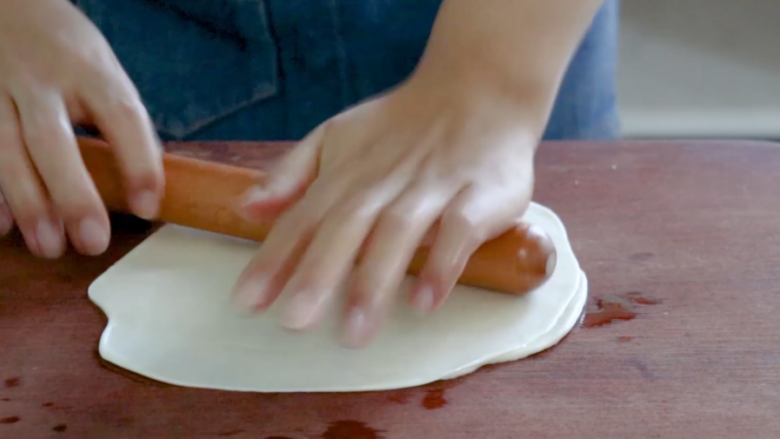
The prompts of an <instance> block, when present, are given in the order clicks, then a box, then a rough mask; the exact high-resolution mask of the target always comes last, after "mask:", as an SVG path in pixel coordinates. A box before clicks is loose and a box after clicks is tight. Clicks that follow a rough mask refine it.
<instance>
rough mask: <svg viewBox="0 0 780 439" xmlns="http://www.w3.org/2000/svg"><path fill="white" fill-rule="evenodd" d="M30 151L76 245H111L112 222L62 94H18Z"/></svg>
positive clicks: (90, 250) (91, 250) (95, 249)
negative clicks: (81, 150) (86, 161)
mask: <svg viewBox="0 0 780 439" xmlns="http://www.w3.org/2000/svg"><path fill="white" fill-rule="evenodd" d="M16 104H17V108H18V109H19V119H20V121H21V126H22V134H23V136H24V142H25V144H26V146H27V151H28V152H29V154H30V157H31V159H32V161H33V164H34V165H35V167H36V168H37V170H38V174H39V175H40V177H41V179H42V180H43V183H44V185H45V186H46V189H47V191H48V193H49V196H50V198H51V200H52V202H53V204H54V207H55V208H56V210H57V212H58V213H59V215H60V216H61V217H62V219H63V220H64V222H65V228H66V230H67V231H68V235H69V236H70V238H71V241H72V242H73V244H74V246H75V247H76V249H77V250H78V251H79V252H81V253H84V254H88V255H97V254H100V253H102V252H103V251H105V249H106V247H108V242H109V237H110V234H111V232H110V230H111V229H110V224H109V221H108V214H107V213H106V210H105V208H104V207H103V203H102V200H101V199H100V195H99V194H98V192H97V189H96V188H95V185H94V183H93V182H92V178H91V176H90V175H89V173H88V172H87V170H86V168H85V166H84V162H83V161H82V160H81V155H80V153H79V149H78V145H77V144H76V137H75V135H74V134H73V129H72V127H71V125H70V119H69V118H68V114H67V111H66V109H65V104H64V102H63V101H62V98H61V96H60V95H59V94H58V93H56V92H54V91H52V90H46V89H40V88H39V89H37V90H33V89H27V90H25V91H24V92H23V93H20V94H19V96H18V97H17V99H16Z"/></svg>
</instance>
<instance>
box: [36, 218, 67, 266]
mask: <svg viewBox="0 0 780 439" xmlns="http://www.w3.org/2000/svg"><path fill="white" fill-rule="evenodd" d="M35 237H36V240H37V241H38V249H39V251H40V252H41V256H43V257H44V258H50V259H53V258H56V257H59V256H60V254H62V251H63V247H64V243H63V239H62V233H61V229H60V228H59V227H55V226H54V224H52V222H51V221H50V220H47V219H44V220H40V221H39V222H38V227H37V228H36V229H35Z"/></svg>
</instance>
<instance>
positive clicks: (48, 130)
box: [22, 117, 61, 148]
mask: <svg viewBox="0 0 780 439" xmlns="http://www.w3.org/2000/svg"><path fill="white" fill-rule="evenodd" d="M22 123H23V125H24V128H23V131H24V141H25V143H26V144H27V145H28V147H32V148H34V147H37V146H39V145H49V146H57V143H59V139H60V137H61V134H60V129H59V127H58V126H56V124H51V123H46V121H45V120H44V118H42V117H31V118H28V119H27V120H25V121H23V122H22Z"/></svg>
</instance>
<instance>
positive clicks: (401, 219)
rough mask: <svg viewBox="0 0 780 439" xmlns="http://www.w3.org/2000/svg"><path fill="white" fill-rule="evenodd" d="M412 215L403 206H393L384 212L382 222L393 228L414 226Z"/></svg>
mask: <svg viewBox="0 0 780 439" xmlns="http://www.w3.org/2000/svg"><path fill="white" fill-rule="evenodd" d="M413 223H414V221H413V220H412V215H411V213H410V212H409V211H408V209H405V208H403V207H398V206H393V207H390V208H388V209H385V211H384V212H382V216H381V219H380V224H381V225H382V227H386V228H388V229H391V230H403V229H408V228H410V227H412V225H413Z"/></svg>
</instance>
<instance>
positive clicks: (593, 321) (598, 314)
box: [582, 291, 661, 328]
mask: <svg viewBox="0 0 780 439" xmlns="http://www.w3.org/2000/svg"><path fill="white" fill-rule="evenodd" d="M660 303H661V300H660V299H654V298H651V297H649V296H647V295H645V294H644V293H641V292H638V291H632V292H628V293H624V294H619V295H608V296H604V297H601V298H596V299H595V303H594V305H593V306H590V307H589V308H588V310H587V311H586V314H585V320H584V321H583V323H582V326H583V327H585V328H593V327H597V326H604V325H608V324H610V323H613V322H615V321H618V320H633V319H634V317H636V316H637V313H638V312H637V309H638V308H637V305H658V304H660Z"/></svg>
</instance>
